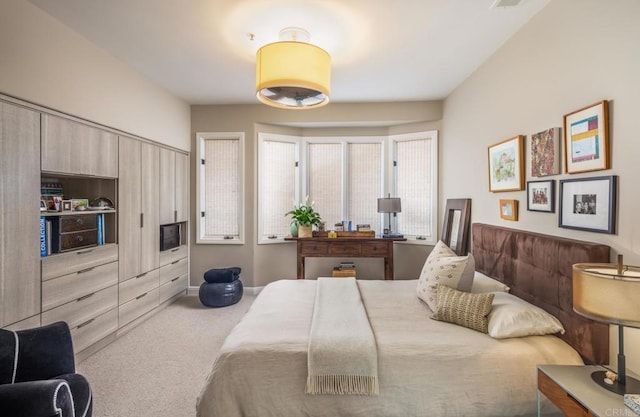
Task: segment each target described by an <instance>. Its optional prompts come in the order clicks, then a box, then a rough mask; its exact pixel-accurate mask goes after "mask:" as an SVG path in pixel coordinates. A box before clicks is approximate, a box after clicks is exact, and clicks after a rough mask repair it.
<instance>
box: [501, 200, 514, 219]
mask: <svg viewBox="0 0 640 417" xmlns="http://www.w3.org/2000/svg"><path fill="white" fill-rule="evenodd" d="M500 218H501V219H505V220H514V221H517V220H518V200H500Z"/></svg>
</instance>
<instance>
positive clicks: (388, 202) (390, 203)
mask: <svg viewBox="0 0 640 417" xmlns="http://www.w3.org/2000/svg"><path fill="white" fill-rule="evenodd" d="M400 212H402V208H401V206H400V199H399V198H397V197H394V198H392V197H391V194H389V196H388V197H384V198H379V199H378V213H387V214H388V215H389V233H385V234H383V235H382V237H387V238H393V237H404V236H403V235H401V234H399V233H393V230H392V229H391V213H393V215H394V216H395V214H396V213H400Z"/></svg>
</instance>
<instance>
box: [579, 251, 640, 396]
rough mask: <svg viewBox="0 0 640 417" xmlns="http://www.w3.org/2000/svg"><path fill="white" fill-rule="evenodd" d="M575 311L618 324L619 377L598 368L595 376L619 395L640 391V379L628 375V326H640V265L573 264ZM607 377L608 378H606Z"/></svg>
mask: <svg viewBox="0 0 640 417" xmlns="http://www.w3.org/2000/svg"><path fill="white" fill-rule="evenodd" d="M573 310H574V311H575V312H576V313H578V314H580V315H581V316H584V317H586V318H589V319H592V320H595V321H599V322H603V323H609V324H615V325H617V326H618V379H617V381H611V379H609V378H606V375H605V371H596V372H594V373H592V374H591V378H592V379H593V380H594V381H595V382H596V383H598V385H600V386H602V387H604V388H606V389H608V390H609V391H612V392H615V393H616V394H620V395H623V394H638V393H640V381H638V380H637V379H635V378H632V377H630V376H627V375H626V366H625V356H624V327H625V326H627V327H635V328H640V268H639V267H635V266H628V265H623V263H622V255H618V264H617V265H616V264H588V263H584V264H575V265H573ZM605 378H606V379H607V380H605Z"/></svg>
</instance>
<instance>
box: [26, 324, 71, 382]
mask: <svg viewBox="0 0 640 417" xmlns="http://www.w3.org/2000/svg"><path fill="white" fill-rule="evenodd" d="M16 333H17V334H18V360H17V364H18V369H17V370H16V377H15V382H23V381H37V380H40V379H51V378H55V377H56V376H58V375H63V374H72V373H74V372H75V371H76V370H75V368H76V366H75V358H74V356H73V343H72V340H71V332H70V330H69V326H68V325H67V323H65V322H62V321H59V322H56V323H52V324H49V325H46V326H42V327H37V328H34V329H28V330H19V331H17V332H16Z"/></svg>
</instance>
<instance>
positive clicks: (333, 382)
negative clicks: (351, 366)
mask: <svg viewBox="0 0 640 417" xmlns="http://www.w3.org/2000/svg"><path fill="white" fill-rule="evenodd" d="M304 392H305V394H312V395H317V394H333V395H378V394H380V388H379V386H378V377H377V376H364V375H313V376H311V375H309V376H307V386H306V388H305V390H304Z"/></svg>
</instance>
